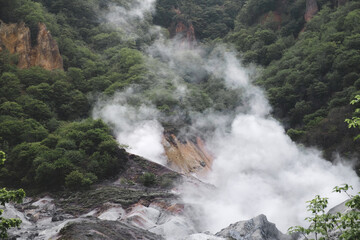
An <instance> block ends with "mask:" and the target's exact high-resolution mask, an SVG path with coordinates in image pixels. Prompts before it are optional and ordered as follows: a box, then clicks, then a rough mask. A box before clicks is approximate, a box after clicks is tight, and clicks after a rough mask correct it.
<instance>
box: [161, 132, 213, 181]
mask: <svg viewBox="0 0 360 240" xmlns="http://www.w3.org/2000/svg"><path fill="white" fill-rule="evenodd" d="M163 146H164V149H165V153H166V156H167V158H168V161H169V165H170V167H171V168H172V169H175V170H178V171H180V172H181V173H185V174H187V173H197V174H199V175H204V174H206V173H207V172H208V171H210V170H211V165H212V162H213V157H212V156H211V154H210V153H209V151H208V150H207V149H206V148H205V145H204V142H203V141H202V140H201V138H199V137H196V138H195V140H194V141H190V140H185V141H180V140H179V139H178V138H177V137H176V136H175V135H167V136H165V137H164V138H163Z"/></svg>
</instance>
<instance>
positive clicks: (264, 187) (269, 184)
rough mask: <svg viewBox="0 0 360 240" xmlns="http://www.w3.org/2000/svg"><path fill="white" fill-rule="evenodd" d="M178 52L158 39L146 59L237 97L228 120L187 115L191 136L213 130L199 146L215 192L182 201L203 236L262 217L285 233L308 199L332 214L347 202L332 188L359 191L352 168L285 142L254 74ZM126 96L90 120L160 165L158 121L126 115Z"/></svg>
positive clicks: (146, 109) (221, 54) (214, 57)
mask: <svg viewBox="0 0 360 240" xmlns="http://www.w3.org/2000/svg"><path fill="white" fill-rule="evenodd" d="M154 2H155V1H153V0H149V1H144V3H145V4H143V5H142V4H138V5H134V6H133V8H130V10H127V9H125V8H121V7H117V8H114V11H113V13H111V14H110V15H108V20H109V21H111V22H113V23H114V24H120V26H125V28H126V26H130V25H131V20H132V19H133V17H134V16H135V17H136V18H139V17H140V18H141V17H143V16H144V12H146V11H152V9H154V7H153V5H154ZM124 24H125V25H124ZM179 46H182V48H179ZM185 47H186V46H185V45H181V44H179V43H178V42H176V41H167V40H164V39H158V40H157V41H156V42H155V43H154V44H153V45H152V46H150V47H149V48H148V50H147V53H148V56H149V58H156V59H159V60H160V61H162V64H164V66H166V67H167V68H169V69H172V70H173V72H175V73H176V74H178V76H180V77H179V78H181V77H183V76H185V75H186V76H188V79H189V81H193V82H196V81H197V80H198V79H201V78H202V77H203V76H205V75H206V74H207V73H211V74H212V75H214V76H216V77H218V78H221V79H222V81H224V82H225V85H226V87H227V88H228V89H229V90H231V89H236V90H238V91H239V93H241V96H242V99H243V104H241V105H239V107H238V108H237V109H236V111H234V112H233V113H231V114H229V113H224V112H222V113H219V112H216V111H215V110H213V109H208V110H207V111H205V112H203V113H199V112H194V113H192V114H191V118H192V122H193V126H192V127H193V128H196V129H199V130H201V129H204V128H206V127H207V126H211V127H210V128H211V129H214V130H213V131H212V132H211V134H208V135H207V139H206V144H207V146H208V149H211V150H212V154H213V155H214V156H215V160H214V164H213V166H212V172H211V174H210V175H209V176H207V178H206V179H203V180H205V181H207V182H209V183H212V184H214V185H215V186H216V187H217V190H216V192H210V193H209V192H208V191H201V189H193V188H189V189H187V191H186V192H185V194H184V201H185V202H188V203H192V204H198V207H199V208H202V209H203V210H204V213H205V215H204V216H203V218H202V219H200V220H201V222H202V223H205V225H206V227H205V229H204V230H210V231H212V232H217V231H219V230H220V229H221V228H224V227H226V226H228V225H229V224H230V223H234V222H237V221H240V220H245V219H249V218H252V217H255V216H256V215H258V214H261V213H264V214H266V215H267V217H268V219H269V220H270V221H272V222H275V223H276V224H277V226H278V227H279V228H280V229H281V230H282V231H286V230H287V228H288V227H290V226H292V225H297V224H302V223H303V219H304V218H305V216H306V215H307V213H306V208H305V205H306V204H305V201H307V200H310V199H312V198H313V197H314V195H315V194H320V195H321V196H327V197H329V198H330V199H329V203H330V204H329V205H330V206H334V205H335V204H338V203H340V202H341V201H343V200H345V199H346V198H345V196H342V195H339V194H329V193H330V192H331V190H332V188H333V187H334V186H336V185H340V184H343V183H349V184H351V185H353V186H354V188H355V189H360V185H359V179H358V177H357V176H356V174H355V172H354V171H353V170H352V168H351V166H346V165H343V164H338V165H332V164H331V163H330V162H327V161H326V160H324V159H322V158H321V156H320V152H319V151H317V150H315V149H308V148H303V147H300V146H297V145H296V144H295V143H293V142H292V141H291V140H290V138H289V137H288V136H287V135H286V133H285V131H284V129H283V127H282V126H281V124H280V123H279V122H278V121H276V120H275V119H273V118H272V117H271V116H270V111H271V107H270V106H269V103H268V101H267V100H266V98H265V95H264V93H263V91H262V90H261V89H260V88H258V87H256V86H254V85H253V84H252V79H253V76H254V75H256V68H255V67H246V68H245V67H243V66H242V65H241V63H240V62H239V60H238V59H237V58H236V56H235V54H234V53H233V52H232V51H231V50H229V49H227V48H225V47H223V46H218V47H216V48H215V49H214V50H213V51H212V54H206V53H205V51H204V50H203V49H201V48H191V49H186V48H185ZM189 62H190V63H191V64H189ZM149 70H150V71H151V69H149ZM166 73H167V72H166V71H164V74H166ZM170 77H173V76H170ZM174 84H176V86H177V87H176V93H175V92H174V95H176V97H175V98H176V99H179V96H178V95H179V92H181V94H186V92H187V90H186V86H185V85H183V84H182V83H181V82H179V81H177V80H174ZM179 89H180V90H179ZM129 95H131V90H128V91H127V92H125V93H119V94H117V95H115V97H114V98H113V99H110V100H106V101H105V100H101V101H99V102H98V104H97V106H96V107H95V109H94V116H95V117H97V118H102V119H104V120H105V121H106V122H108V123H110V124H112V125H113V129H114V131H115V133H116V134H117V139H118V140H119V142H120V143H122V144H127V145H129V146H130V152H133V153H136V154H138V155H141V156H144V157H147V158H149V159H150V160H153V161H156V162H159V163H162V164H165V163H166V159H165V158H164V149H163V147H162V145H161V139H162V133H163V128H162V126H161V125H160V123H159V122H160V121H159V118H160V117H162V116H161V115H160V114H159V112H158V111H157V110H156V109H155V108H154V107H152V106H151V104H143V105H141V106H140V107H136V108H135V107H132V106H131V105H129V104H128V102H127V99H128V97H129ZM200 203H201V204H200Z"/></svg>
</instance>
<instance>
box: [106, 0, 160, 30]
mask: <svg viewBox="0 0 360 240" xmlns="http://www.w3.org/2000/svg"><path fill="white" fill-rule="evenodd" d="M155 2H156V0H134V1H130V2H129V3H128V4H126V5H125V6H119V5H116V4H111V5H110V6H109V12H107V13H106V15H105V19H106V20H107V22H108V23H111V24H112V25H113V26H116V27H117V28H118V29H121V30H122V31H124V32H125V33H127V34H130V35H133V37H139V36H137V33H136V32H137V29H136V27H138V26H137V25H136V24H134V23H137V24H138V23H141V22H143V20H144V19H145V18H147V17H149V16H151V14H152V13H154V11H155Z"/></svg>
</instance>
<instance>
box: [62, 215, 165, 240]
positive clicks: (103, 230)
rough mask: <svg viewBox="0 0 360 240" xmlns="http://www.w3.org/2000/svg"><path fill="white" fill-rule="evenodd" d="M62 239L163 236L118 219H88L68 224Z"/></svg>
mask: <svg viewBox="0 0 360 240" xmlns="http://www.w3.org/2000/svg"><path fill="white" fill-rule="evenodd" d="M60 234H61V236H60V238H58V239H59V240H60V239H93V240H103V239H113V240H122V239H127V240H137V239H142V240H162V239H164V238H163V237H161V236H159V235H156V234H154V233H151V232H149V231H146V230H143V229H140V228H137V227H134V226H131V225H129V224H126V223H123V222H117V221H102V220H97V219H87V220H83V221H80V222H73V223H70V224H68V225H67V226H66V227H65V228H63V229H61V231H60Z"/></svg>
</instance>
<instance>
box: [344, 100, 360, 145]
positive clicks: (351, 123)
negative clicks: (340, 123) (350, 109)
mask: <svg viewBox="0 0 360 240" xmlns="http://www.w3.org/2000/svg"><path fill="white" fill-rule="evenodd" d="M359 102H360V95H356V96H355V99H354V100H352V101H351V102H350V104H352V105H354V104H357V103H359ZM354 113H355V114H359V113H360V108H356V109H355V111H354ZM345 122H346V123H347V124H348V127H349V128H359V127H360V117H358V116H355V117H352V118H351V119H349V118H347V119H345ZM359 138H360V134H358V135H357V136H356V137H355V138H354V140H357V139H359Z"/></svg>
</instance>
